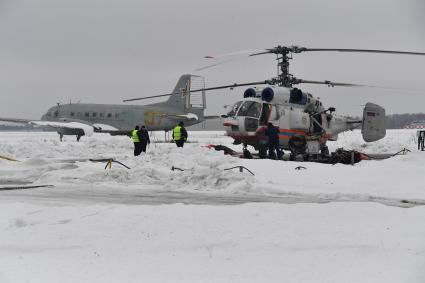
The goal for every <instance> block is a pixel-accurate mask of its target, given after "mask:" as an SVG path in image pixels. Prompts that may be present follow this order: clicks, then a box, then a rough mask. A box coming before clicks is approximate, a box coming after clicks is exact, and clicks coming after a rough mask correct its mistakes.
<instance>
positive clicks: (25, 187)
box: [0, 185, 54, 191]
mask: <svg viewBox="0 0 425 283" xmlns="http://www.w3.org/2000/svg"><path fill="white" fill-rule="evenodd" d="M52 187H54V186H53V185H37V186H17V187H0V191H11V190H26V189H36V188H52Z"/></svg>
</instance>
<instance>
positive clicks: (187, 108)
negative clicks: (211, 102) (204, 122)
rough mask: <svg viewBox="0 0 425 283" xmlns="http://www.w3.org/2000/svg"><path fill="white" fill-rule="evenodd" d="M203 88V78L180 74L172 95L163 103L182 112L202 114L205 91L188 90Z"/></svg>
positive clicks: (204, 104) (204, 106)
mask: <svg viewBox="0 0 425 283" xmlns="http://www.w3.org/2000/svg"><path fill="white" fill-rule="evenodd" d="M203 88H205V79H204V77H201V76H195V75H190V74H186V75H182V76H181V77H180V79H179V81H178V82H177V84H176V86H175V88H174V90H173V95H171V96H170V98H169V99H168V100H167V101H166V102H165V103H164V104H166V105H167V106H170V107H173V108H175V109H177V110H179V111H181V110H183V111H184V113H193V114H196V115H198V116H203V113H204V109H205V108H206V103H205V91H199V92H190V91H191V90H197V89H203Z"/></svg>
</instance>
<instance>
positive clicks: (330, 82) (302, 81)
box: [292, 79, 375, 87]
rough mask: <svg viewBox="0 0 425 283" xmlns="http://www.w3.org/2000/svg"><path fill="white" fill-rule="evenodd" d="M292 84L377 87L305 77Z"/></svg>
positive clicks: (295, 80)
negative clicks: (313, 79)
mask: <svg viewBox="0 0 425 283" xmlns="http://www.w3.org/2000/svg"><path fill="white" fill-rule="evenodd" d="M292 84H321V85H327V86H329V87H334V86H347V87H375V86H369V85H362V84H352V83H338V82H332V81H327V80H326V81H312V80H303V79H294V81H293V82H292Z"/></svg>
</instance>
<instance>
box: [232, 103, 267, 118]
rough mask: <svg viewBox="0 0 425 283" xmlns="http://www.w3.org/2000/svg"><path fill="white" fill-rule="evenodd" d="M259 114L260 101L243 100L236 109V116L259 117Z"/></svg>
mask: <svg viewBox="0 0 425 283" xmlns="http://www.w3.org/2000/svg"><path fill="white" fill-rule="evenodd" d="M260 114H261V103H258V102H255V101H245V102H244V103H243V104H242V106H241V108H240V109H239V111H238V114H237V116H248V117H254V118H259V117H260Z"/></svg>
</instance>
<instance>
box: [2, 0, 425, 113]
mask: <svg viewBox="0 0 425 283" xmlns="http://www.w3.org/2000/svg"><path fill="white" fill-rule="evenodd" d="M424 12H425V4H424V1H422V0H355V1H344V0H322V1H317V0H309V1H302V0H297V1H286V0H280V1H277V0H276V1H273V0H262V1H247V0H245V1H242V0H240V1H236V0H214V1H202V0H180V1H171V0H155V1H144V0H139V1H136V0H119V1H118V0H115V1H113V0H104V1H99V0H97V1H96V0H68V1H61V0H0V62H1V63H0V117H22V118H39V117H40V116H41V115H42V114H43V113H44V112H45V111H46V110H47V108H49V107H50V106H53V105H55V104H56V102H62V103H69V101H70V100H71V101H73V102H77V101H81V102H86V103H88V102H93V103H117V104H123V102H122V99H125V98H132V97H140V96H148V95H154V94H161V93H167V92H170V91H171V90H172V89H173V87H174V85H175V83H176V81H177V79H178V78H179V76H180V75H181V74H183V73H195V74H200V75H203V76H205V78H206V84H207V86H214V85H220V84H228V83H234V82H250V81H258V80H264V79H268V78H271V77H273V76H275V75H276V67H275V60H274V59H275V58H274V56H273V55H265V56H258V57H252V58H249V59H243V60H239V61H236V62H232V63H229V64H225V65H221V66H218V67H216V68H212V69H208V70H205V71H202V72H194V71H193V70H194V69H196V68H198V67H201V66H204V65H206V64H208V63H210V62H208V61H205V59H203V58H202V57H203V56H204V55H206V54H220V53H227V52H232V51H238V50H246V49H262V48H270V47H274V46H276V45H278V44H282V45H301V46H306V47H312V48H313V47H323V48H365V49H389V50H406V51H418V52H425V19H424V17H423V14H424ZM290 70H291V73H292V74H294V75H295V76H297V77H299V78H304V79H311V80H333V81H340V82H353V83H363V84H373V85H382V86H390V87H398V88H403V87H405V88H410V89H424V90H425V56H405V55H376V54H343V53H319V52H314V53H303V54H296V55H294V60H293V61H292V64H291V69H290ZM302 89H304V90H307V91H309V92H312V93H313V94H314V95H316V96H319V97H320V98H321V99H322V101H323V102H324V103H325V104H326V105H327V106H335V107H336V108H337V111H338V112H339V113H340V114H344V113H347V114H360V113H361V106H360V105H362V104H365V103H366V102H367V101H371V102H375V103H378V104H381V105H382V106H384V107H385V108H386V109H387V113H404V112H425V91H424V92H407V91H395V90H382V89H358V88H355V89H353V88H341V87H339V88H338V87H335V88H328V87H326V86H310V85H303V86H302ZM243 90H244V89H235V90H233V91H232V90H223V91H216V92H214V93H210V94H209V95H208V98H207V103H208V110H207V113H208V114H216V113H223V112H224V109H223V105H225V104H229V103H232V102H234V101H236V100H238V99H239V98H240V97H241V96H242V93H243ZM143 103H148V101H144V102H140V103H139V102H138V104H143Z"/></svg>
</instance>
